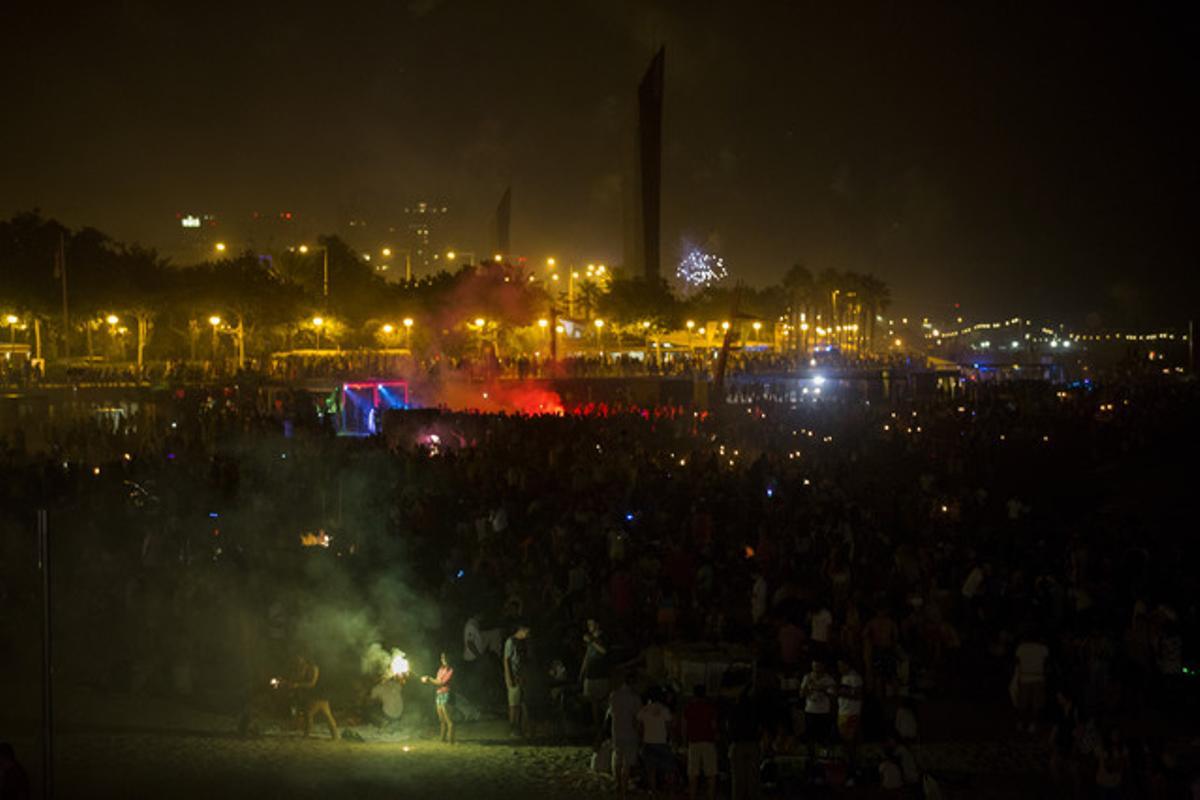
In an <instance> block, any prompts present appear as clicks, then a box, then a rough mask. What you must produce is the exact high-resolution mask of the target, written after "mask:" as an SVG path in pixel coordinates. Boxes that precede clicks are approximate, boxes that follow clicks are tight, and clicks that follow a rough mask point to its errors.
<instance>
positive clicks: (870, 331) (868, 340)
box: [862, 275, 892, 352]
mask: <svg viewBox="0 0 1200 800" xmlns="http://www.w3.org/2000/svg"><path fill="white" fill-rule="evenodd" d="M862 293H863V305H864V307H865V308H866V323H867V327H866V332H865V344H866V348H867V349H868V350H870V351H872V352H873V351H874V350H875V333H876V328H875V323H876V317H878V316H880V315H881V314H883V312H885V311H887V309H888V306H890V305H891V304H892V296H891V292H890V290H889V289H888V285H887V284H886V283H884V282H883V281H881V280H880V279H879V278H876V277H875V276H874V275H864V276H862Z"/></svg>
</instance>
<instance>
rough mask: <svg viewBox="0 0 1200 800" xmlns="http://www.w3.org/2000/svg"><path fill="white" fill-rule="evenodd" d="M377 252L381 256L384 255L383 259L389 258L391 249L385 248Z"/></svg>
mask: <svg viewBox="0 0 1200 800" xmlns="http://www.w3.org/2000/svg"><path fill="white" fill-rule="evenodd" d="M379 252H381V253H383V255H384V256H385V257H386V256H390V255H391V254H392V248H390V247H385V248H383V249H382V250H380V251H379Z"/></svg>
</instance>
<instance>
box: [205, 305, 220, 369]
mask: <svg viewBox="0 0 1200 800" xmlns="http://www.w3.org/2000/svg"><path fill="white" fill-rule="evenodd" d="M208 324H209V325H211V326H212V363H213V368H214V369H216V366H217V345H218V342H217V329H218V328H220V327H221V318H220V317H218V316H217V315H216V314H213V315H212V316H211V317H209V318H208Z"/></svg>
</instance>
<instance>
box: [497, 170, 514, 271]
mask: <svg viewBox="0 0 1200 800" xmlns="http://www.w3.org/2000/svg"><path fill="white" fill-rule="evenodd" d="M511 227H512V187H511V186H509V187H508V188H507V189H505V190H504V196H503V197H501V198H500V204H499V205H497V206H496V216H495V218H494V219H493V220H492V245H493V248H492V249H493V250H495V252H496V253H499V254H501V255H503V256H505V257H508V256H510V255H511V254H512V251H511V250H510V249H509V247H510V241H509V232H510V230H511Z"/></svg>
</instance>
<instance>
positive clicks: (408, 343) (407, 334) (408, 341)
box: [404, 317, 413, 351]
mask: <svg viewBox="0 0 1200 800" xmlns="http://www.w3.org/2000/svg"><path fill="white" fill-rule="evenodd" d="M412 326H413V318H412V317H405V318H404V346H405V347H406V348H408V349H409V351H411V350H412Z"/></svg>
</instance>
